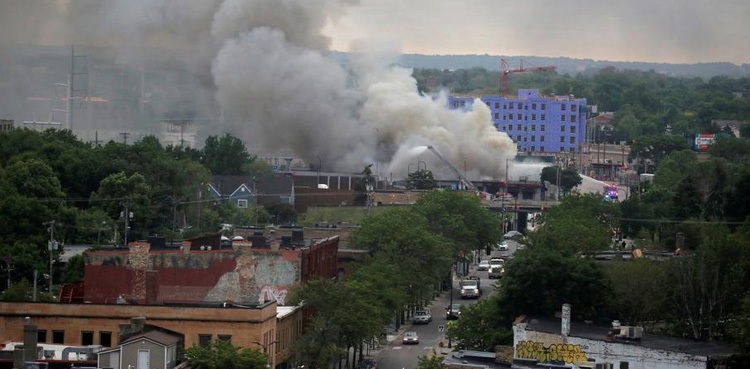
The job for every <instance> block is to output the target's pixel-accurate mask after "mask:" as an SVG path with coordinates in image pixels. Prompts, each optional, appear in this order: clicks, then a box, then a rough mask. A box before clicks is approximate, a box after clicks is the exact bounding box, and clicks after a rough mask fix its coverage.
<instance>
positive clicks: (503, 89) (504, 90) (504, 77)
mask: <svg viewBox="0 0 750 369" xmlns="http://www.w3.org/2000/svg"><path fill="white" fill-rule="evenodd" d="M555 69H557V67H555V66H553V65H548V66H544V67H531V68H524V67H523V59H521V66H520V68H518V69H510V66H509V65H508V62H507V61H505V59H500V94H501V95H502V96H508V75H509V74H511V73H526V72H545V71H549V70H555Z"/></svg>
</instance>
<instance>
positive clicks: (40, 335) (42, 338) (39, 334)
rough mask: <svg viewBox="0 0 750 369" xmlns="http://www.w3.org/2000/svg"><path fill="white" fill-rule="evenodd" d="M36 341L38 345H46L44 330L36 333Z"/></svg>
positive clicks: (45, 332)
mask: <svg viewBox="0 0 750 369" xmlns="http://www.w3.org/2000/svg"><path fill="white" fill-rule="evenodd" d="M36 341H37V342H39V343H47V331H46V330H39V331H36Z"/></svg>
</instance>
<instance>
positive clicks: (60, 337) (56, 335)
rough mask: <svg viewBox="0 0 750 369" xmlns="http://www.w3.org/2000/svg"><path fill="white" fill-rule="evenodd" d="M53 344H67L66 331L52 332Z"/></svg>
mask: <svg viewBox="0 0 750 369" xmlns="http://www.w3.org/2000/svg"><path fill="white" fill-rule="evenodd" d="M52 343H56V344H61V345H62V344H64V343H65V331H52Z"/></svg>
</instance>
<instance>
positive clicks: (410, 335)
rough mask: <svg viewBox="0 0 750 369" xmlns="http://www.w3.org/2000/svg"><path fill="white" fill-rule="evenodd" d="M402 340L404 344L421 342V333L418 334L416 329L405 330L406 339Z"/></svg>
mask: <svg viewBox="0 0 750 369" xmlns="http://www.w3.org/2000/svg"><path fill="white" fill-rule="evenodd" d="M402 342H403V343H404V345H409V344H412V345H416V344H419V335H417V332H414V331H408V332H404V339H403V341H402Z"/></svg>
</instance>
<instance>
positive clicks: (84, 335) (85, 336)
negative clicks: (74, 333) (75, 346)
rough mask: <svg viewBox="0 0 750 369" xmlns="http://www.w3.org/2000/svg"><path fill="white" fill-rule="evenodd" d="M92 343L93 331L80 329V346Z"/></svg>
mask: <svg viewBox="0 0 750 369" xmlns="http://www.w3.org/2000/svg"><path fill="white" fill-rule="evenodd" d="M93 344H94V332H91V331H81V346H89V345H93Z"/></svg>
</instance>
